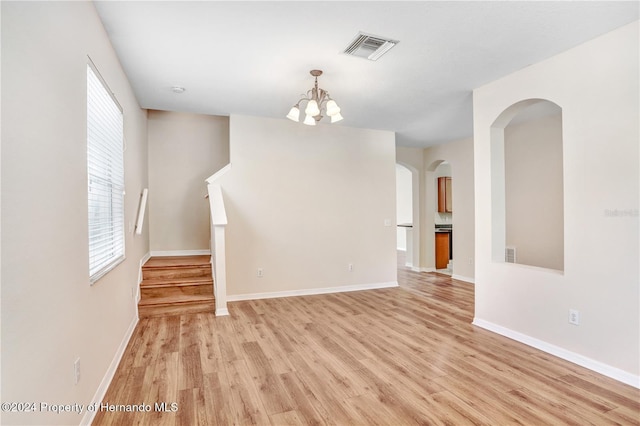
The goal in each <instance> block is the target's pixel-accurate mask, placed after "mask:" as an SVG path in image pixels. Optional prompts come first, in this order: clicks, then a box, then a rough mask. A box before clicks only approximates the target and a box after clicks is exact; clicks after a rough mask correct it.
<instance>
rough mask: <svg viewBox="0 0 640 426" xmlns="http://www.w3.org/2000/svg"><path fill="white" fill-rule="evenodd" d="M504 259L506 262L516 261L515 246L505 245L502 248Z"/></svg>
mask: <svg viewBox="0 0 640 426" xmlns="http://www.w3.org/2000/svg"><path fill="white" fill-rule="evenodd" d="M504 261H505V262H506V263H516V248H515V247H505V249H504Z"/></svg>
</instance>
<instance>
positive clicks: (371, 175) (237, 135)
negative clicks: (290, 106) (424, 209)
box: [220, 115, 397, 299]
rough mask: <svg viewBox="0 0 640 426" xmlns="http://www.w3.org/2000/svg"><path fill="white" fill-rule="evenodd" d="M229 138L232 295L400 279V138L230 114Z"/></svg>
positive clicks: (226, 180) (225, 182)
mask: <svg viewBox="0 0 640 426" xmlns="http://www.w3.org/2000/svg"><path fill="white" fill-rule="evenodd" d="M230 135H231V164H232V168H231V170H230V171H229V172H228V173H227V174H226V175H224V176H223V177H222V179H221V181H220V182H221V184H222V189H223V194H224V200H225V205H226V208H227V215H228V219H229V225H228V227H227V232H226V234H227V292H228V294H229V295H230V299H233V298H234V297H236V298H237V297H251V296H249V295H255V294H257V293H274V292H305V291H310V290H313V289H323V288H334V287H345V286H366V285H390V284H394V283H396V281H397V278H396V273H397V271H396V247H395V243H396V241H395V240H396V227H395V224H396V218H395V215H396V197H395V141H394V139H395V137H394V134H393V133H391V132H385V131H374V130H361V129H352V128H348V127H344V126H331V125H329V124H324V123H323V124H320V125H318V126H315V127H308V126H303V125H301V124H297V123H293V122H291V121H288V120H278V119H266V118H255V117H245V116H233V115H232V116H231V118H230ZM385 220H388V221H389V223H388V225H389V226H385ZM349 263H352V264H353V265H354V268H353V271H352V272H349V270H348V264H349ZM258 268H262V269H263V273H264V276H263V277H262V278H258V277H257V269H258Z"/></svg>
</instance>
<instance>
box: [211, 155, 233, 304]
mask: <svg viewBox="0 0 640 426" xmlns="http://www.w3.org/2000/svg"><path fill="white" fill-rule="evenodd" d="M230 166H231V165H230V164H229V165H227V166H225V167H224V168H223V169H222V170H220V171H219V172H217V173H216V174H214V175H213V176H211V177H210V178H208V179H207V192H208V198H209V208H210V211H211V215H210V216H211V266H212V269H213V291H214V296H215V298H216V316H223V315H229V310H228V309H227V267H226V242H225V228H226V226H227V212H226V210H225V207H224V199H223V197H222V187H221V186H220V185H219V184H216V183H214V182H215V181H216V179H217V178H218V177H220V176H221V175H222V174H223V173H225V172H226V171H227V170H228V169H229V168H230Z"/></svg>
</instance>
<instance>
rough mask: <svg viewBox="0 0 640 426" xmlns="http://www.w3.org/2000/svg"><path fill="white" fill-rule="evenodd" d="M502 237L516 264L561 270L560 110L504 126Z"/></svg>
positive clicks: (562, 218) (562, 258) (562, 238)
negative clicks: (503, 229)
mask: <svg viewBox="0 0 640 426" xmlns="http://www.w3.org/2000/svg"><path fill="white" fill-rule="evenodd" d="M504 168H505V234H506V235H505V239H506V245H507V246H509V247H515V249H516V263H519V264H522V265H532V266H539V267H543V268H550V269H555V270H558V271H562V270H563V269H564V207H563V191H562V188H563V185H562V180H563V178H562V114H561V113H559V114H554V115H549V116H545V117H541V118H537V119H534V120H529V121H526V122H524V123H521V124H517V125H511V124H510V125H508V126H507V127H505V129H504Z"/></svg>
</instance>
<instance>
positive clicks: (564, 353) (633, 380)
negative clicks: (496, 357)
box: [472, 318, 640, 389]
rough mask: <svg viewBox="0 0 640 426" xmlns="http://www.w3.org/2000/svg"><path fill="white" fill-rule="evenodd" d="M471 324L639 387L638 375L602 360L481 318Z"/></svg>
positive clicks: (639, 377)
mask: <svg viewBox="0 0 640 426" xmlns="http://www.w3.org/2000/svg"><path fill="white" fill-rule="evenodd" d="M472 324H473V325H475V326H477V327H480V328H484V329H485V330H489V331H492V332H494V333H497V334H499V335H501V336H505V337H508V338H510V339H513V340H515V341H518V342H520V343H524V344H525V345H528V346H531V347H534V348H536V349H540V350H541V351H543V352H546V353H548V354H551V355H554V356H557V357H558V358H562V359H564V360H566V361H569V362H572V363H574V364H577V365H579V366H581V367H585V368H588V369H589V370H592V371H595V372H596V373H600V374H602V375H604V376H607V377H610V378H612V379H614V380H617V381H619V382H622V383H626V384H627V385H630V386H633V387H634V388H638V389H640V376H636V375H634V374H631V373H628V372H626V371H624V370H621V369H619V368H616V367H613V366H610V365H608V364H605V363H603V362H600V361H596V360H594V359H591V358H588V357H586V356H584V355H580V354H578V353H575V352H571V351H569V350H566V349H564V348H561V347H559V346H555V345H552V344H551V343H547V342H544V341H542V340H538V339H536V338H534V337H531V336H527V335H526V334H522V333H519V332H517V331H514V330H511V329H509V328H506V327H502V326H500V325H497V324H493V323H491V322H489V321H485V320H483V319H479V318H474V319H473V323H472Z"/></svg>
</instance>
